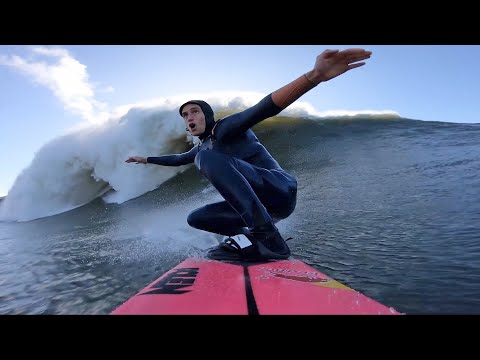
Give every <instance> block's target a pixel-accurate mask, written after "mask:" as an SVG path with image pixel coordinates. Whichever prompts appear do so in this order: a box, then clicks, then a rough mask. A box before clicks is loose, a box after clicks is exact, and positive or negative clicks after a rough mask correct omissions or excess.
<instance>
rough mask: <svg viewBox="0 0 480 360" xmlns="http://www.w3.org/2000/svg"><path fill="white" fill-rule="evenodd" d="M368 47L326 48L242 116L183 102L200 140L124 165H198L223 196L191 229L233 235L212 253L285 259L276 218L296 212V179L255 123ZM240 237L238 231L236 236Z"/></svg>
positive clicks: (200, 212)
mask: <svg viewBox="0 0 480 360" xmlns="http://www.w3.org/2000/svg"><path fill="white" fill-rule="evenodd" d="M370 55H371V52H370V51H366V50H364V49H346V50H342V51H339V50H325V51H324V52H322V53H321V54H320V55H318V56H317V57H316V61H315V64H314V67H313V70H311V71H308V72H307V73H304V74H303V75H301V76H300V77H298V78H297V79H296V80H293V81H292V82H290V83H289V84H287V85H285V86H283V87H281V88H280V89H278V90H276V91H274V92H272V93H271V94H269V95H267V96H266V97H264V98H263V99H262V100H260V101H259V102H258V103H257V104H256V105H254V106H252V107H250V108H248V109H246V110H244V111H241V112H239V113H236V114H233V115H230V116H227V117H225V118H223V119H220V120H218V121H215V120H214V112H213V110H212V108H211V106H210V105H209V104H207V103H206V102H205V101H202V100H190V101H187V102H186V103H184V104H183V105H182V106H180V109H179V113H180V115H181V117H182V118H183V120H184V122H185V126H186V130H187V131H188V132H190V134H191V135H193V136H198V138H199V139H200V143H199V144H198V145H196V146H194V147H193V148H192V149H191V150H190V151H188V152H185V153H182V154H172V155H162V156H159V157H147V158H145V157H141V156H131V157H129V158H128V159H127V160H126V162H127V163H131V162H135V163H142V164H157V165H164V166H180V165H186V164H189V163H195V165H196V167H197V168H198V169H199V170H200V172H201V173H202V174H203V175H204V176H205V177H206V178H207V179H208V180H209V181H210V183H211V184H212V185H213V186H214V187H215V188H216V189H217V190H218V192H219V193H220V195H222V197H223V198H224V201H221V202H217V203H212V204H208V205H205V206H203V207H201V208H199V209H196V210H194V211H192V212H191V213H190V214H189V215H188V218H187V222H188V224H189V225H190V226H192V227H194V228H196V229H200V230H204V231H208V232H212V233H217V234H220V235H224V236H227V237H228V238H226V239H225V240H224V241H223V242H221V243H220V245H218V246H217V247H215V248H213V249H210V250H209V251H208V255H207V256H208V257H209V258H211V259H217V260H241V261H262V260H270V259H287V258H288V257H289V256H290V249H289V247H288V245H287V243H286V241H285V240H284V239H283V237H282V235H281V234H280V233H279V231H278V229H277V227H276V226H275V223H277V222H278V221H280V220H282V219H285V218H287V217H288V216H290V215H291V214H292V212H293V211H294V209H295V205H296V199H297V181H296V179H295V178H294V177H293V176H292V175H291V174H289V173H288V172H286V171H285V170H284V169H282V167H281V166H280V165H279V163H278V162H277V161H276V160H275V159H274V158H273V157H272V155H271V154H270V153H269V152H268V150H267V149H266V148H265V147H264V146H263V145H262V144H261V143H260V142H259V140H258V139H257V137H256V136H255V134H254V132H253V131H252V129H251V128H252V127H253V126H254V125H256V124H258V123H259V122H261V121H262V120H265V119H267V118H270V117H272V116H275V115H277V114H279V113H280V112H281V111H282V110H284V109H285V108H286V107H288V106H289V105H291V104H292V103H293V102H295V101H296V100H297V99H298V98H300V97H301V96H302V95H303V94H305V93H306V92H308V91H310V90H311V89H313V88H314V87H316V86H317V85H318V84H320V83H321V82H325V81H328V80H331V79H333V78H335V77H337V76H338V75H341V74H343V73H345V72H347V71H348V70H351V69H354V68H357V67H359V66H362V65H364V64H365V62H361V61H362V60H365V59H368V58H369V57H370ZM236 235H238V236H236Z"/></svg>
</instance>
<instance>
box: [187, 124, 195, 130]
mask: <svg viewBox="0 0 480 360" xmlns="http://www.w3.org/2000/svg"><path fill="white" fill-rule="evenodd" d="M196 126H197V125H195V124H194V123H190V124H188V127H189V128H190V130H193V129H195V128H196Z"/></svg>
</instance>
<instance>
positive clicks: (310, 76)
mask: <svg viewBox="0 0 480 360" xmlns="http://www.w3.org/2000/svg"><path fill="white" fill-rule="evenodd" d="M303 75H304V76H305V77H306V78H307V80H308V81H309V82H310V83H311V84H312V85H313V86H317V85H318V84H320V83H321V82H322V81H323V79H322V76H321V75H319V74H317V73H315V72H314V71H313V70H310V71H309V72H306V73H305V74H303Z"/></svg>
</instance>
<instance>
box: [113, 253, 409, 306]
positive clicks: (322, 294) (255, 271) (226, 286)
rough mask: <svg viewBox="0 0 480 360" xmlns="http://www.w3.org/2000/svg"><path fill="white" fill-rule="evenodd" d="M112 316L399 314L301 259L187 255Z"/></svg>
mask: <svg viewBox="0 0 480 360" xmlns="http://www.w3.org/2000/svg"><path fill="white" fill-rule="evenodd" d="M112 314H114V315H141V314H142V315H147V314H150V315H326V314H345V315H349V314H365V315H367V314H378V315H399V314H400V313H399V312H398V311H396V310H395V309H393V308H391V307H388V306H386V305H383V304H381V303H379V302H377V301H375V300H373V299H371V298H369V297H367V296H365V295H363V294H361V293H360V292H358V291H356V290H354V289H351V288H349V287H348V286H345V285H343V284H341V283H339V282H338V281H336V280H334V279H332V278H330V277H328V276H327V275H325V274H323V273H321V272H319V271H318V270H316V269H314V268H312V267H311V266H309V265H307V264H305V263H304V262H302V261H300V260H279V261H272V262H265V263H238V262H237V263H228V262H221V261H216V260H208V259H203V258H187V259H186V260H184V261H182V262H181V263H180V264H178V265H177V266H175V267H174V268H172V269H171V270H169V271H167V272H166V273H165V274H163V275H162V276H160V277H159V278H158V279H156V280H155V281H153V282H152V283H151V284H149V285H148V286H147V287H145V288H144V289H143V290H141V291H140V292H139V293H137V294H136V295H134V296H133V297H132V298H130V299H129V300H127V301H126V302H125V303H123V304H122V305H120V306H119V307H118V308H116V309H115V310H114V311H113V312H112Z"/></svg>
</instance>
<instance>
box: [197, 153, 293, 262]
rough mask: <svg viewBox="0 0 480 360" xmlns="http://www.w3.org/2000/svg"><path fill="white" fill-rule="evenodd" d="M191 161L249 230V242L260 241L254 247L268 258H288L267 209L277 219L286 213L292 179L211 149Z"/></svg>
mask: <svg viewBox="0 0 480 360" xmlns="http://www.w3.org/2000/svg"><path fill="white" fill-rule="evenodd" d="M195 164H196V165H197V167H198V168H199V169H200V171H201V172H202V174H203V175H204V176H205V177H206V178H207V179H208V180H209V181H210V182H211V184H212V185H213V186H214V187H215V188H216V189H217V190H218V192H219V193H220V194H221V195H222V196H223V197H224V199H225V200H226V201H227V203H228V204H229V205H230V206H231V207H232V208H233V209H234V210H235V211H236V212H237V213H238V215H239V217H240V218H241V219H242V220H243V223H244V226H247V227H248V228H249V229H250V236H249V239H251V241H252V243H254V242H255V243H256V242H260V243H261V244H259V245H258V247H259V248H262V249H261V250H262V251H263V252H264V254H266V255H268V256H270V257H274V256H276V255H279V254H280V256H281V257H285V256H287V257H288V255H289V254H290V250H289V249H288V246H287V244H286V242H285V241H284V240H283V238H282V237H281V235H280V234H279V233H278V230H277V228H276V227H275V225H274V220H273V219H272V216H271V215H270V213H269V210H270V211H271V212H272V214H273V213H274V212H275V213H276V214H278V215H279V217H280V218H282V217H283V218H285V217H287V216H288V215H290V213H291V212H292V211H293V209H294V207H295V201H296V190H297V188H296V185H297V184H296V181H295V179H294V178H293V177H291V176H290V175H288V174H287V173H285V172H283V171H280V170H267V169H263V168H259V167H256V166H253V165H251V164H249V163H247V162H245V161H243V160H239V159H236V158H233V157H231V156H227V155H225V154H221V153H218V152H215V151H211V150H204V151H201V152H199V153H198V154H197V156H196V158H195ZM261 200H264V203H265V205H264V203H263V202H262V201H261ZM267 208H268V209H267ZM265 247H266V248H265ZM275 253H276V254H275Z"/></svg>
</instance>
